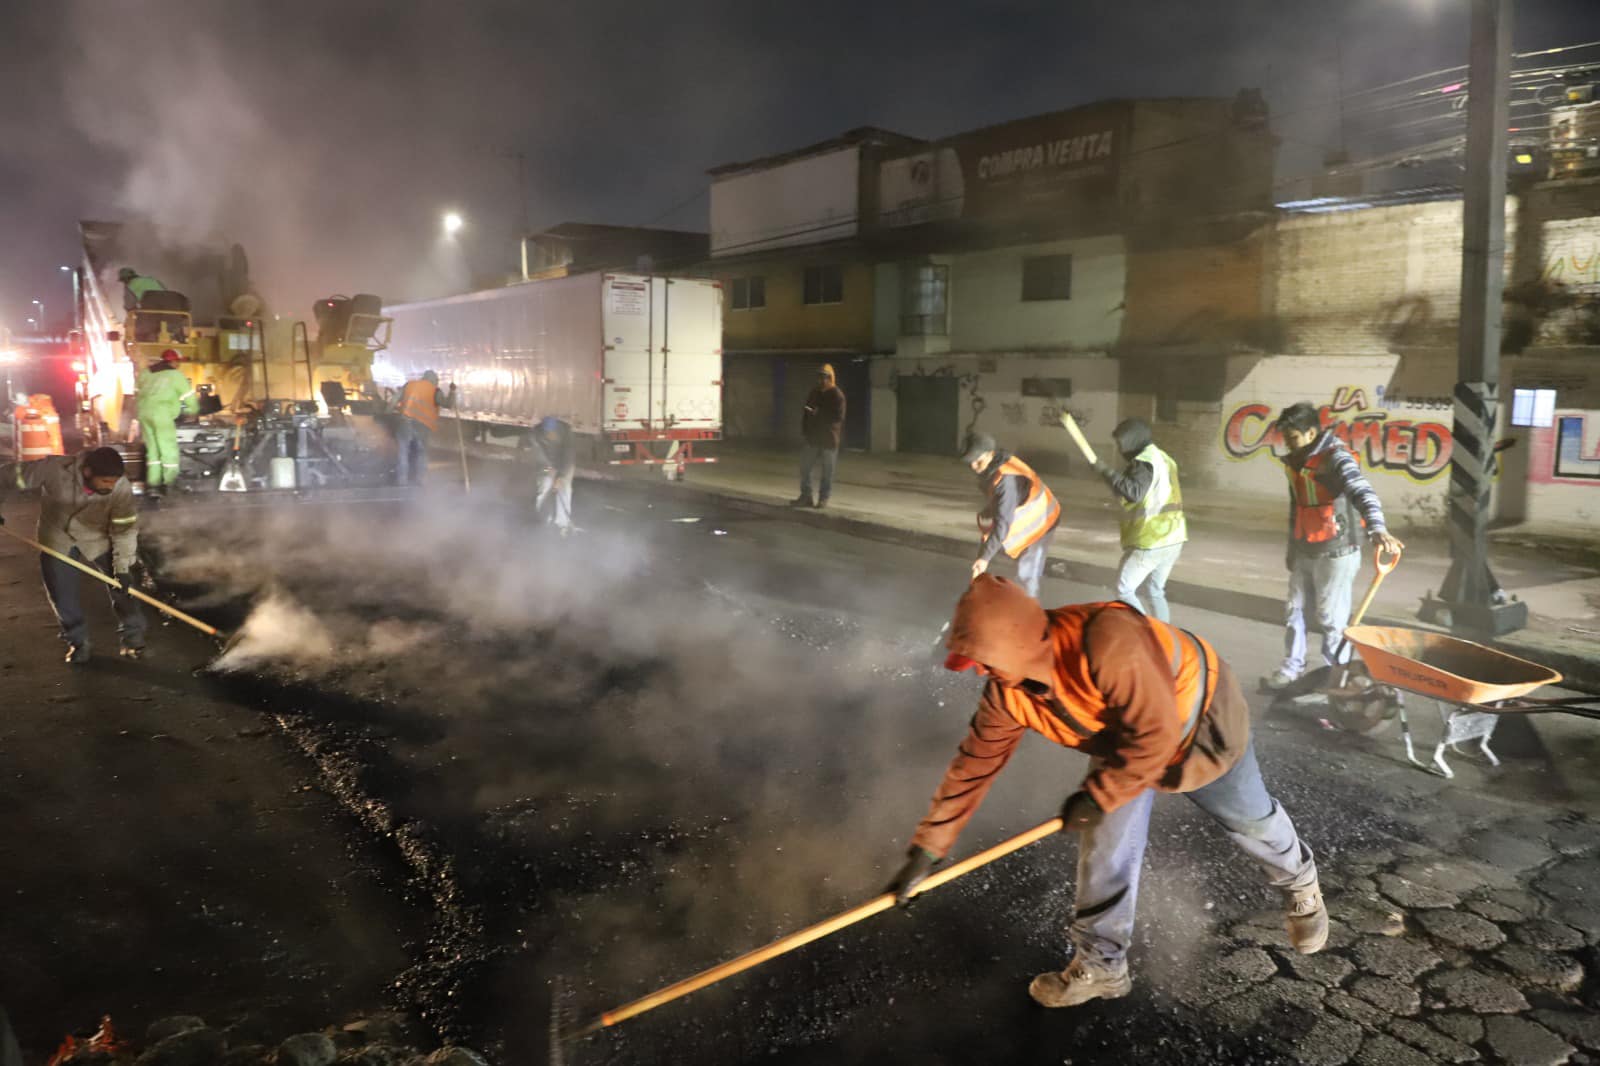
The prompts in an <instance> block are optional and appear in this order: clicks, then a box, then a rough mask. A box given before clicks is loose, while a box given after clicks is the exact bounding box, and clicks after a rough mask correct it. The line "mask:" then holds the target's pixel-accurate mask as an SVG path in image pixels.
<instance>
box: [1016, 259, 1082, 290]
mask: <svg viewBox="0 0 1600 1066" xmlns="http://www.w3.org/2000/svg"><path fill="white" fill-rule="evenodd" d="M1022 298H1023V299H1024V300H1070V299H1072V256H1070V255H1030V256H1027V257H1025V258H1024V259H1023V260H1022Z"/></svg>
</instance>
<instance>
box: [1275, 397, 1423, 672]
mask: <svg viewBox="0 0 1600 1066" xmlns="http://www.w3.org/2000/svg"><path fill="white" fill-rule="evenodd" d="M1277 425H1278V429H1279V431H1280V432H1281V433H1282V434H1283V443H1284V444H1285V445H1286V446H1287V447H1288V449H1289V451H1288V454H1286V455H1285V456H1283V472H1284V473H1285V474H1286V475H1287V476H1288V478H1289V548H1288V551H1287V553H1286V554H1285V556H1284V561H1283V564H1284V566H1285V568H1287V569H1288V571H1289V598H1288V600H1287V601H1286V602H1285V604H1284V612H1283V620H1284V639H1283V643H1284V652H1285V654H1284V657H1283V662H1282V663H1281V664H1280V665H1279V666H1278V669H1277V671H1276V672H1275V673H1273V674H1272V676H1270V677H1266V678H1263V679H1262V686H1263V687H1264V688H1266V689H1268V690H1272V691H1275V690H1277V689H1282V688H1287V687H1288V686H1290V685H1292V684H1294V682H1295V681H1296V679H1298V678H1299V677H1300V675H1301V674H1302V673H1303V672H1304V671H1305V667H1306V605H1307V604H1310V605H1311V609H1312V611H1313V612H1314V613H1315V616H1316V620H1317V625H1318V627H1320V628H1321V630H1322V657H1323V658H1324V659H1326V660H1327V661H1328V665H1330V666H1336V665H1340V664H1343V663H1346V662H1348V661H1349V660H1350V645H1349V644H1347V643H1345V640H1344V627H1345V626H1346V625H1348V624H1349V622H1350V593H1351V589H1352V588H1353V586H1354V585H1355V580H1356V575H1357V574H1358V573H1360V572H1361V545H1362V543H1363V542H1364V541H1367V542H1370V543H1371V544H1372V545H1373V546H1375V547H1378V548H1382V549H1383V550H1384V551H1387V552H1395V553H1398V552H1399V551H1400V550H1401V549H1402V548H1404V547H1405V545H1403V544H1402V543H1400V541H1399V540H1398V539H1396V538H1395V537H1394V535H1393V534H1391V533H1390V532H1389V531H1388V528H1387V526H1386V524H1385V523H1384V520H1383V504H1382V503H1380V502H1379V500H1378V494H1377V493H1376V492H1374V491H1372V485H1371V484H1369V483H1368V481H1367V479H1366V476H1365V475H1364V474H1362V473H1361V466H1360V464H1359V463H1357V462H1356V457H1355V456H1354V455H1351V454H1350V449H1349V448H1347V447H1345V445H1344V443H1343V442H1342V441H1340V440H1339V438H1338V437H1336V436H1334V434H1333V431H1332V430H1331V429H1325V428H1323V425H1322V420H1321V417H1320V415H1319V414H1318V412H1317V409H1316V408H1315V407H1313V406H1311V405H1310V404H1309V403H1297V404H1293V405H1291V406H1289V407H1286V408H1284V409H1283V413H1282V414H1281V415H1279V416H1278V422H1277ZM1363 525H1364V526H1365V527H1366V533H1365V535H1363V534H1362V528H1361V527H1362V526H1363Z"/></svg>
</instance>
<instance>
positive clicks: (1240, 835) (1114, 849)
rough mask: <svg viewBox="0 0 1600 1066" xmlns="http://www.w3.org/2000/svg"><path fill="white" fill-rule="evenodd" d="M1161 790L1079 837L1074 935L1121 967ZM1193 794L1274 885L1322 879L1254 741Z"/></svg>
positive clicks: (1087, 952)
mask: <svg viewBox="0 0 1600 1066" xmlns="http://www.w3.org/2000/svg"><path fill="white" fill-rule="evenodd" d="M1155 796H1156V794H1155V790H1154V789H1148V788H1147V789H1145V790H1144V791H1143V792H1141V793H1139V795H1138V796H1136V797H1135V798H1133V799H1132V800H1129V801H1128V802H1127V803H1125V804H1123V805H1122V806H1121V807H1118V808H1117V809H1116V810H1114V811H1111V812H1110V813H1108V814H1106V815H1105V817H1104V818H1102V819H1101V821H1100V824H1099V825H1097V826H1095V827H1094V828H1093V829H1091V830H1089V831H1088V832H1086V833H1083V834H1081V837H1080V839H1079V841H1078V890H1077V900H1076V902H1075V904H1074V906H1073V916H1072V925H1071V926H1070V927H1069V928H1068V930H1067V935H1068V936H1069V937H1070V938H1071V940H1072V943H1073V946H1074V947H1075V949H1076V950H1077V952H1078V953H1079V954H1080V955H1082V956H1084V957H1085V959H1086V960H1087V961H1090V962H1097V963H1100V964H1102V965H1106V966H1111V967H1117V966H1121V965H1122V964H1123V962H1124V960H1125V959H1126V958H1127V954H1128V944H1129V943H1130V942H1131V941H1132V939H1133V912H1134V905H1135V903H1136V902H1137V900H1138V896H1139V869H1140V867H1141V866H1142V865H1143V863H1144V849H1145V843H1146V841H1147V840H1148V839H1149V833H1150V808H1151V804H1153V803H1154V802H1155ZM1188 797H1189V799H1190V800H1191V801H1192V802H1193V803H1194V805H1195V806H1197V807H1199V808H1200V809H1201V810H1203V811H1205V812H1206V813H1207V814H1209V815H1211V817H1212V818H1215V819H1216V820H1217V822H1218V824H1220V825H1221V826H1222V828H1223V830H1224V831H1225V832H1226V833H1227V834H1228V838H1229V839H1230V840H1232V841H1233V842H1234V844H1236V845H1237V846H1238V847H1239V849H1240V850H1241V851H1243V852H1244V853H1245V854H1246V855H1248V856H1249V857H1250V858H1251V859H1253V860H1254V861H1255V863H1256V865H1257V866H1258V867H1260V869H1261V871H1262V872H1263V873H1264V874H1266V876H1267V883H1268V884H1270V885H1272V886H1273V887H1274V888H1277V889H1280V890H1283V891H1285V892H1287V891H1289V890H1292V889H1300V888H1306V887H1308V886H1310V885H1311V884H1313V883H1314V882H1315V881H1316V879H1317V864H1316V860H1315V859H1314V858H1313V856H1312V854H1311V849H1310V848H1308V847H1306V845H1305V844H1304V843H1303V842H1301V840H1300V837H1299V834H1297V833H1296V832H1295V830H1294V823H1293V822H1291V821H1290V820H1289V816H1288V814H1286V813H1284V810H1283V808H1282V807H1281V806H1279V805H1278V801H1277V800H1275V799H1273V798H1272V796H1271V795H1269V794H1268V793H1267V787H1266V785H1264V784H1263V783H1262V781H1261V768H1260V767H1259V766H1258V765H1256V752H1255V744H1254V742H1251V744H1250V746H1249V747H1247V748H1245V750H1244V754H1243V755H1241V756H1239V761H1238V762H1236V763H1234V764H1233V767H1232V768H1231V769H1229V770H1228V772H1227V773H1225V774H1223V775H1222V776H1221V777H1219V778H1217V779H1216V780H1215V781H1213V782H1211V784H1209V785H1207V786H1205V787H1204V788H1200V789H1196V790H1195V791H1193V792H1190V793H1188Z"/></svg>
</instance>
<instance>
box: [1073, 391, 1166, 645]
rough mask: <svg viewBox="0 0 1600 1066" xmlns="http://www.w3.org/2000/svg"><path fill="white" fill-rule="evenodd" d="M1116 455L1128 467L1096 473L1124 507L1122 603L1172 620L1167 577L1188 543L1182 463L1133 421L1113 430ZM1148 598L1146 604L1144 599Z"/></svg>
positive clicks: (1139, 421) (1104, 468) (1119, 571)
mask: <svg viewBox="0 0 1600 1066" xmlns="http://www.w3.org/2000/svg"><path fill="white" fill-rule="evenodd" d="M1111 439H1112V440H1113V441H1115V442H1116V445H1117V451H1119V452H1121V453H1122V461H1123V462H1124V463H1125V464H1127V465H1125V466H1124V467H1123V468H1122V469H1121V470H1115V469H1113V468H1111V467H1109V466H1107V465H1106V464H1105V463H1102V462H1098V461H1097V462H1096V463H1095V464H1094V469H1095V472H1096V473H1097V474H1099V475H1100V476H1101V477H1103V478H1105V479H1106V484H1108V485H1110V486H1111V491H1112V492H1114V493H1115V494H1116V496H1117V499H1118V500H1120V501H1121V503H1122V564H1121V565H1120V566H1119V567H1118V568H1117V599H1119V600H1122V601H1123V602H1124V603H1131V604H1133V605H1134V606H1135V607H1138V608H1139V609H1140V610H1142V611H1144V613H1145V614H1148V615H1149V616H1150V617H1151V618H1154V619H1157V620H1159V621H1162V622H1170V621H1171V620H1172V612H1171V611H1170V610H1169V609H1168V607H1167V577H1168V575H1170V574H1171V573H1172V568H1173V567H1174V566H1176V565H1177V563H1178V555H1179V553H1181V552H1182V551H1183V544H1184V541H1186V540H1188V539H1189V528H1188V523H1187V522H1186V521H1185V520H1184V517H1183V492H1182V491H1181V490H1180V489H1179V488H1178V464H1177V463H1176V462H1175V461H1173V458H1172V456H1170V455H1168V454H1167V453H1166V452H1164V451H1162V450H1161V449H1160V448H1157V447H1156V446H1155V442H1154V441H1153V440H1151V438H1150V425H1149V423H1147V422H1146V421H1145V420H1144V419H1142V418H1129V419H1125V420H1124V421H1122V422H1119V423H1118V424H1117V428H1116V429H1113V430H1112V431H1111ZM1140 592H1143V593H1144V602H1143V603H1141V602H1140V599H1139V594H1140Z"/></svg>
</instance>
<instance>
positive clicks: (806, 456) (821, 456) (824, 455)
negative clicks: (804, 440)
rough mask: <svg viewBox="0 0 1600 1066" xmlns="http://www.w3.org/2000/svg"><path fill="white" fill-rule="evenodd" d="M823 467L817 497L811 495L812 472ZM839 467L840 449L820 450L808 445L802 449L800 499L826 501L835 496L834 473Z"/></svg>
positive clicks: (813, 445)
mask: <svg viewBox="0 0 1600 1066" xmlns="http://www.w3.org/2000/svg"><path fill="white" fill-rule="evenodd" d="M818 465H821V467H822V483H821V485H820V487H819V490H818V494H817V495H816V496H812V495H811V472H812V471H813V470H814V469H816V467H817V466H818ZM838 465H839V449H838V448H818V447H817V446H816V445H815V444H807V445H804V446H802V447H801V449H800V498H801V499H803V500H819V499H820V500H823V501H826V500H827V499H828V497H829V496H832V495H833V471H834V469H835V468H836V467H837V466H838Z"/></svg>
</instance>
